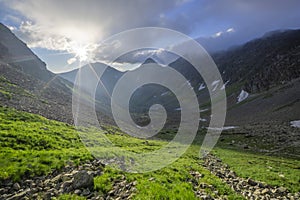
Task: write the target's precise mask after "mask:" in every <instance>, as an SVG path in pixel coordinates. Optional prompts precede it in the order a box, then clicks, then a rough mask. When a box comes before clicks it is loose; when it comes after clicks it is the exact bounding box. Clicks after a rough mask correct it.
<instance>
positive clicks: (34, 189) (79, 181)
mask: <svg viewBox="0 0 300 200" xmlns="http://www.w3.org/2000/svg"><path fill="white" fill-rule="evenodd" d="M103 168H104V164H102V162H100V161H97V160H94V161H91V162H87V163H85V164H83V165H80V166H77V167H76V166H74V165H72V164H70V165H68V166H65V167H64V168H63V169H62V170H60V171H58V170H55V171H53V172H52V173H51V174H49V175H47V176H40V177H35V178H33V179H25V180H22V181H20V182H16V183H13V182H12V181H11V180H9V181H6V182H3V183H0V186H1V187H0V188H1V189H0V200H20V199H24V200H26V199H45V200H50V199H51V198H53V197H57V196H59V195H61V194H64V193H69V194H77V195H80V196H84V197H86V198H87V199H92V200H97V199H99V200H109V199H119V200H120V199H130V198H131V196H132V195H133V194H134V191H135V190H136V189H135V187H134V186H135V185H136V182H130V183H129V182H128V181H127V180H126V177H125V176H122V177H121V178H120V179H117V180H112V182H113V188H112V189H111V190H110V191H109V192H108V193H107V194H103V193H100V192H98V191H95V190H94V177H95V176H99V175H101V174H102V173H103Z"/></svg>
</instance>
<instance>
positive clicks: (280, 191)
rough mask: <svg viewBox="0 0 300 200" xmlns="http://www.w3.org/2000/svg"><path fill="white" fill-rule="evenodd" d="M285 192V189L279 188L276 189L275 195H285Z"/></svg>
mask: <svg viewBox="0 0 300 200" xmlns="http://www.w3.org/2000/svg"><path fill="white" fill-rule="evenodd" d="M286 191H287V189H286V188H284V187H279V188H277V189H276V193H285V192H286Z"/></svg>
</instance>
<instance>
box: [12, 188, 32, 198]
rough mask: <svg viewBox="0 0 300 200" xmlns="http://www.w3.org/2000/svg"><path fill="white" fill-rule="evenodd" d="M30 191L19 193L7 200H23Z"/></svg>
mask: <svg viewBox="0 0 300 200" xmlns="http://www.w3.org/2000/svg"><path fill="white" fill-rule="evenodd" d="M29 191H30V189H29V188H28V189H26V190H24V191H23V192H20V193H17V194H15V195H13V196H12V197H9V198H7V199H6V200H19V199H22V198H23V197H24V196H25V195H26V194H27V193H28V192H29Z"/></svg>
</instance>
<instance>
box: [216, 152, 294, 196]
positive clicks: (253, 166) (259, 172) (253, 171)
mask: <svg viewBox="0 0 300 200" xmlns="http://www.w3.org/2000/svg"><path fill="white" fill-rule="evenodd" d="M215 154H216V155H217V156H218V157H220V158H221V159H222V161H223V162H224V163H227V164H228V165H229V166H230V168H231V169H233V170H234V171H235V172H236V173H237V175H238V176H241V177H243V178H249V177H251V178H252V179H254V180H258V181H262V182H265V183H267V184H270V185H273V186H283V187H286V188H287V189H289V190H290V191H292V192H299V191H300V184H299V183H300V161H299V160H294V159H288V158H279V157H271V156H264V155H260V154H257V153H256V154H254V153H250V152H245V151H236V150H228V149H224V148H223V149H220V148H216V149H215Z"/></svg>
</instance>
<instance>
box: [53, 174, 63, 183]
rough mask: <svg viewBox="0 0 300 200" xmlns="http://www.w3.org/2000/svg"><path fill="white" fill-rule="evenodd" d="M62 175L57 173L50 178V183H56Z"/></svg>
mask: <svg viewBox="0 0 300 200" xmlns="http://www.w3.org/2000/svg"><path fill="white" fill-rule="evenodd" d="M61 177H62V175H61V174H58V175H57V176H55V177H54V178H53V179H51V182H52V183H56V182H58V181H60V179H61Z"/></svg>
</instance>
